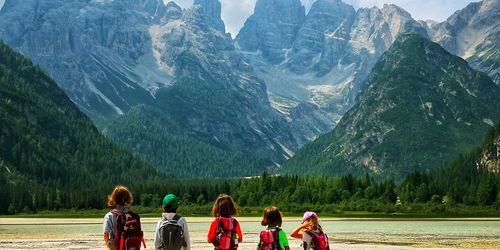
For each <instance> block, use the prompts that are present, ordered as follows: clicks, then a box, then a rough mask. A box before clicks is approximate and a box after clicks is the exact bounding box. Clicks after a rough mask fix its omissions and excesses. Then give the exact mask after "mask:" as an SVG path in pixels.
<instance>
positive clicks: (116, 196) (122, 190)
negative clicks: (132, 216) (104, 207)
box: [108, 185, 134, 208]
mask: <svg viewBox="0 0 500 250" xmlns="http://www.w3.org/2000/svg"><path fill="white" fill-rule="evenodd" d="M133 201H134V197H133V196H132V193H130V191H128V188H127V187H125V186H121V185H118V186H116V187H115V189H114V190H113V192H111V194H110V195H108V206H109V207H110V208H115V207H116V206H117V205H120V206H128V205H130V204H132V202H133Z"/></svg>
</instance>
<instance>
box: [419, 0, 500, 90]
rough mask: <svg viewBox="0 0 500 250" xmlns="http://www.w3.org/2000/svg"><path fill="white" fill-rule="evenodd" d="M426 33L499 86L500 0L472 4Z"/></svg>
mask: <svg viewBox="0 0 500 250" xmlns="http://www.w3.org/2000/svg"><path fill="white" fill-rule="evenodd" d="M429 30H430V31H431V32H432V34H433V36H432V40H433V41H435V42H437V43H439V44H441V45H442V46H443V47H444V48H446V49H447V50H448V51H450V52H451V53H453V54H456V55H458V56H460V57H462V58H464V59H466V60H467V61H469V63H470V64H471V66H472V67H474V68H475V69H478V70H480V71H483V72H485V73H487V74H488V75H489V76H490V77H491V78H492V79H493V81H494V82H495V83H496V84H500V45H499V44H500V43H499V42H498V41H499V40H500V1H497V0H483V1H482V2H478V3H471V4H469V5H468V6H467V7H466V8H464V9H463V10H460V11H458V12H456V13H455V14H453V15H452V16H450V17H449V18H448V19H447V20H446V21H444V22H442V23H439V24H437V25H434V26H433V27H431V28H429Z"/></svg>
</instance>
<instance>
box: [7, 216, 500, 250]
mask: <svg viewBox="0 0 500 250" xmlns="http://www.w3.org/2000/svg"><path fill="white" fill-rule="evenodd" d="M187 220H188V222H189V223H190V225H191V226H190V232H191V233H190V235H191V244H192V249H207V250H208V249H213V247H212V246H211V245H209V244H207V243H206V231H205V230H206V228H207V227H208V223H209V222H210V220H211V218H187ZM297 220H298V218H292V219H288V220H286V221H297ZM331 220H334V221H335V220H339V221H340V220H342V219H331ZM350 220H352V219H350ZM461 220H462V219H461ZM487 220H497V221H498V220H499V219H487ZM142 221H143V230H144V232H145V237H146V243H147V245H148V247H147V249H153V248H154V244H153V238H154V231H155V225H156V221H157V219H152V218H144V219H143V220H142ZM239 221H240V222H241V223H242V227H243V228H245V223H253V224H252V225H255V222H256V221H259V218H240V219H239ZM324 221H326V220H324ZM370 221H373V219H370ZM101 222H102V220H100V219H17V218H16V219H3V218H0V249H104V247H102V234H101V225H100V224H101ZM247 225H249V224H247ZM246 228H251V227H250V226H249V227H246ZM258 231H259V229H258V228H256V229H254V230H253V231H252V230H250V231H246V232H245V233H244V243H242V244H241V245H240V248H239V249H243V250H247V249H248V250H249V249H252V250H255V249H256V245H257V241H258V236H257V235H258ZM287 231H290V230H289V229H287ZM330 240H331V246H332V249H500V235H498V237H480V236H460V237H458V236H443V237H442V236H439V237H438V236H435V235H434V236H433V235H425V234H418V235H414V234H412V235H401V234H397V235H395V234H394V235H392V234H377V233H375V234H371V233H334V234H332V235H330ZM289 241H290V247H291V249H301V248H300V242H299V241H298V240H294V239H289Z"/></svg>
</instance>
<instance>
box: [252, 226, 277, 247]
mask: <svg viewBox="0 0 500 250" xmlns="http://www.w3.org/2000/svg"><path fill="white" fill-rule="evenodd" d="M280 230H281V229H280V228H273V229H268V230H264V231H261V232H260V234H259V245H258V246H257V249H259V250H281V246H280V241H279V232H280Z"/></svg>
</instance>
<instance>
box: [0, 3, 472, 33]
mask: <svg viewBox="0 0 500 250" xmlns="http://www.w3.org/2000/svg"><path fill="white" fill-rule="evenodd" d="M0 1H1V0H0ZM174 1H175V2H176V3H177V4H179V5H180V6H181V7H183V8H188V7H189V6H191V5H192V4H193V0H174ZM343 1H344V2H345V3H348V4H350V5H352V6H354V8H356V9H358V8H359V7H373V6H378V7H382V6H383V5H384V4H386V3H392V4H396V5H398V6H400V7H402V8H403V9H405V10H406V11H408V12H409V13H410V14H411V15H412V17H413V18H414V19H417V20H428V19H431V20H435V21H444V20H446V18H448V17H449V16H451V15H452V14H453V13H455V11H457V10H460V9H463V8H464V7H465V6H467V4H469V3H471V2H478V1H479V0H343ZM220 2H221V3H222V19H223V20H224V22H225V23H226V29H227V31H228V32H230V33H231V34H232V35H233V37H234V36H236V34H238V32H239V30H240V29H241V27H242V26H243V24H244V23H245V20H246V19H247V18H248V17H249V16H250V15H251V14H252V13H253V9H254V7H255V2H256V0H220ZM301 2H302V3H303V4H304V6H305V7H306V11H308V10H309V8H310V7H311V5H312V4H313V2H315V0H301Z"/></svg>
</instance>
